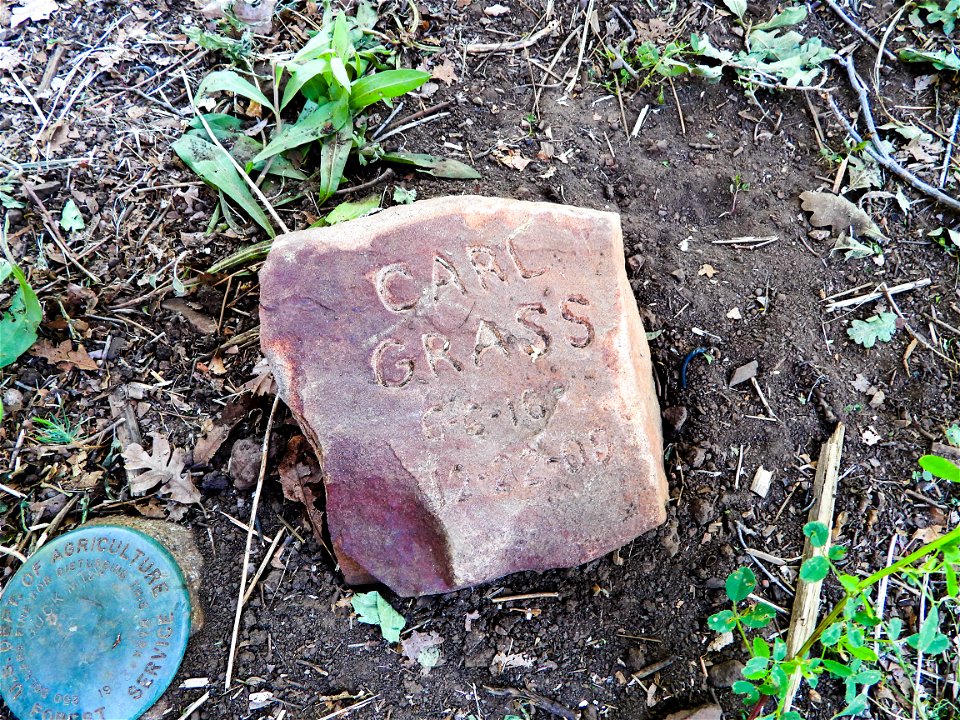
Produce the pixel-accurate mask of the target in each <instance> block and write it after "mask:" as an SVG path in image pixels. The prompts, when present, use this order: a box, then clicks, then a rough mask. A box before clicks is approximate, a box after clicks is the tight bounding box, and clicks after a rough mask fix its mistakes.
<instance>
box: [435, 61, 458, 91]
mask: <svg viewBox="0 0 960 720" xmlns="http://www.w3.org/2000/svg"><path fill="white" fill-rule="evenodd" d="M431 77H433V79H434V80H439V81H441V82H444V83H446V84H447V87H449V86H450V85H453V83H455V82H456V81H457V74H456V72H455V68H454V66H453V63H452V62H450V61H449V60H444V61H443V63H442V64H441V65H438V66H437V67H435V68H434V69H433V72H432V73H431Z"/></svg>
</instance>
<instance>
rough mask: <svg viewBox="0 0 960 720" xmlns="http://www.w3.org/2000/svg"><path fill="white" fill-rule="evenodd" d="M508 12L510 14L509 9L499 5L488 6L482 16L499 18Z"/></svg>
mask: <svg viewBox="0 0 960 720" xmlns="http://www.w3.org/2000/svg"><path fill="white" fill-rule="evenodd" d="M508 12H510V8H508V7H507V6H506V5H501V4H500V3H497V4H496V5H489V6H487V7H485V8H484V9H483V14H484V15H489V16H490V17H500V16H501V15H506V14H507V13H508Z"/></svg>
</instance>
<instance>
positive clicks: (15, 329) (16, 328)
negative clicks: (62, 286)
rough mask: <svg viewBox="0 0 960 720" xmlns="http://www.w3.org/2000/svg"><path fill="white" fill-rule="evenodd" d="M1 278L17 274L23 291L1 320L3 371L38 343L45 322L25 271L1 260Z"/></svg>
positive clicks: (0, 349)
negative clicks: (2, 268)
mask: <svg viewBox="0 0 960 720" xmlns="http://www.w3.org/2000/svg"><path fill="white" fill-rule="evenodd" d="M3 266H6V267H7V268H8V269H6V270H3V271H2V272H0V274H2V275H4V276H9V275H10V274H13V276H14V278H16V280H17V284H18V285H19V288H18V289H17V292H16V294H15V295H14V296H13V301H12V302H11V304H10V308H9V310H8V311H7V312H5V313H3V316H2V317H0V368H3V367H6V366H7V365H10V364H11V363H13V362H14V361H15V360H16V359H17V358H18V357H20V356H21V355H23V353H25V352H26V351H27V350H29V349H30V346H31V345H33V344H34V343H35V342H36V341H37V328H38V327H40V321H41V320H42V319H43V308H42V307H41V306H40V301H39V300H38V299H37V294H36V293H35V292H34V291H33V288H32V287H30V283H29V282H27V278H26V276H25V275H24V274H23V271H22V270H21V269H20V268H18V267H17V266H16V265H14V264H12V263H8V262H7V261H6V260H0V267H3Z"/></svg>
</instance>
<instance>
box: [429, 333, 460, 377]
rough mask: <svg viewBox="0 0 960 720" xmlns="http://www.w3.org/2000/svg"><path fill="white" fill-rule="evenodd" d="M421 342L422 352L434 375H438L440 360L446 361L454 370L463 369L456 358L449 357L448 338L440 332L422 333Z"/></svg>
mask: <svg viewBox="0 0 960 720" xmlns="http://www.w3.org/2000/svg"><path fill="white" fill-rule="evenodd" d="M421 341H422V342H423V353H424V355H426V357H427V364H428V365H429V366H430V370H432V371H433V376H434V377H439V376H440V371H439V369H438V366H439V365H440V363H441V362H446V363H447V365H449V366H450V367H452V368H453V369H454V370H455V371H456V372H460V371H461V370H463V365H462V364H461V363H460V361H459V360H457V359H456V358H452V357H450V340H449V338H447V337H446V336H445V335H441V334H440V333H424V334H423V337H422V338H421Z"/></svg>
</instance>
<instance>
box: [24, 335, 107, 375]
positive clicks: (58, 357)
mask: <svg viewBox="0 0 960 720" xmlns="http://www.w3.org/2000/svg"><path fill="white" fill-rule="evenodd" d="M30 354H31V355H35V356H36V357H42V358H43V359H44V360H46V361H47V362H48V363H50V364H51V365H56V366H57V367H59V368H60V369H61V370H67V371H69V370H71V369H73V368H77V369H78V370H98V369H99V366H98V365H97V363H96V362H94V360H93V359H92V358H91V357H90V356H89V355H88V354H87V351H86V349H85V348H84V347H83V345H77V349H76V350H74V349H73V343H71V342H70V341H69V340H64V341H63V342H62V343H60V344H59V345H51V344H50V343H49V342H47V341H46V340H41V341H40V342H38V343H37V344H36V345H34V346H33V347H32V348H30Z"/></svg>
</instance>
